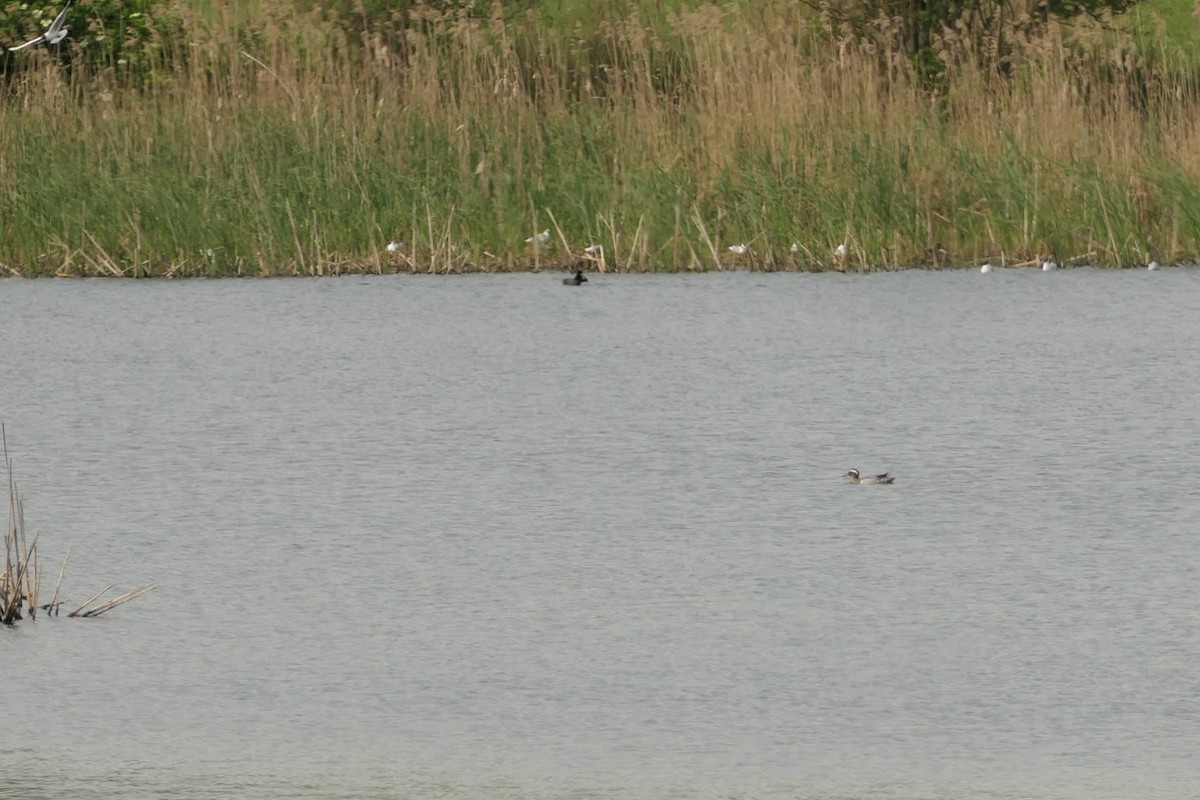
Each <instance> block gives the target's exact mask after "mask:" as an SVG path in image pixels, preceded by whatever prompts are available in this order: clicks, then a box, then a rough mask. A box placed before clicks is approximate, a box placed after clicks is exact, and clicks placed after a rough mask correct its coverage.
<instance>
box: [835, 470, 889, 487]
mask: <svg viewBox="0 0 1200 800" xmlns="http://www.w3.org/2000/svg"><path fill="white" fill-rule="evenodd" d="M846 477H847V478H849V479H850V482H851V483H856V484H857V483H862V484H867V483H878V484H884V483H891V482H892V481H894V480H896V479H895V478H894V477H892V475H890V474H889V473H887V472H881V473H880V474H878V475H868V476H867V477H865V478H861V477H859V475H858V470H856V469H852V470H850V471H849V472H847V473H846Z"/></svg>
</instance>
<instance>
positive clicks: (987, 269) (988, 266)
mask: <svg viewBox="0 0 1200 800" xmlns="http://www.w3.org/2000/svg"><path fill="white" fill-rule="evenodd" d="M979 271H980V272H982V273H983V274H984V275H987V274H988V273H989V272H991V271H992V265H991V264H984V265H983V266H982V267H980V268H979Z"/></svg>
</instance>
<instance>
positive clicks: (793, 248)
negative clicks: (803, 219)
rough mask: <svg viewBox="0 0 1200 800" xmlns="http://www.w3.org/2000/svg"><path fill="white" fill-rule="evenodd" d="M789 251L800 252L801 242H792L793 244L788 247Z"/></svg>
mask: <svg viewBox="0 0 1200 800" xmlns="http://www.w3.org/2000/svg"><path fill="white" fill-rule="evenodd" d="M788 251H789V252H792V253H799V252H800V243H799V242H792V246H791V247H789V248H788Z"/></svg>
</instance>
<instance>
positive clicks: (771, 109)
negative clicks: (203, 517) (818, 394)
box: [0, 0, 1200, 278]
mask: <svg viewBox="0 0 1200 800" xmlns="http://www.w3.org/2000/svg"><path fill="white" fill-rule="evenodd" d="M527 5H528V4H526V6H527ZM545 5H546V6H552V5H553V4H550V3H547V4H545ZM568 5H570V4H569V3H566V0H563V2H562V3H560V5H559V6H558V8H559V9H560V10H561V8H562V7H564V6H568ZM402 6H403V10H399V11H395V12H393V13H391V14H390V15H388V14H386V13H383V12H381V13H380V15H379V16H378V17H377V18H369V17H368V14H367V12H366V11H362V13H361V14H359V15H358V16H355V15H354V14H352V13H351V14H348V15H347V14H342V15H339V14H337V13H334V12H333V11H331V10H329V9H324V10H322V9H319V8H317V9H312V10H308V11H298V10H297V6H295V5H294V4H293V3H291V2H280V1H279V0H260V1H259V2H254V3H249V4H230V5H226V4H219V3H211V4H210V3H199V2H195V3H192V4H188V3H185V2H182V0H166V2H164V3H162V4H161V5H157V6H154V7H153V9H154V12H153V16H151V15H150V14H146V15H143V16H141V17H140V18H139V24H140V25H141V26H142V28H141V29H142V30H144V31H147V32H148V33H147V34H146V36H145V37H144V38H145V41H146V42H147V44H146V45H145V47H144V48H143V49H142V50H140V51H138V53H140V54H141V55H140V56H139V57H138V58H136V59H135V58H133V57H132V55H131V56H130V57H129V58H124V57H123V58H121V59H119V60H117V59H113V60H112V61H110V62H109V63H107V64H105V63H99V64H96V63H93V62H88V61H86V60H84V59H83V58H82V57H80V58H77V59H76V60H74V61H73V60H72V58H71V55H72V51H71V50H70V48H71V47H75V48H78V49H79V50H78V52H80V53H82V52H83V48H84V46H85V44H84V41H83V40H81V39H72V38H68V40H67V43H66V45H65V51H64V52H55V51H53V50H51V49H46V48H35V49H31V50H27V51H22V52H20V53H5V54H3V55H0V70H2V71H0V92H3V98H2V100H0V173H2V174H3V175H4V176H5V180H4V181H3V184H2V185H0V275H13V276H30V277H33V276H72V277H80V276H122V277H139V278H140V277H197V276H207V277H222V276H274V275H311V276H317V275H331V274H344V273H355V272H358V273H390V272H410V271H411V272H436V273H443V272H479V271H516V270H549V269H562V270H570V271H574V270H576V269H583V270H599V271H608V272H613V271H621V272H625V271H673V270H721V269H742V270H804V271H824V270H834V269H840V270H850V271H859V270H867V269H871V270H890V269H901V268H910V267H927V268H957V267H970V266H976V267H977V266H978V265H980V264H982V263H984V262H988V261H991V262H993V263H996V264H1000V263H1005V264H1007V265H1020V264H1036V263H1040V259H1042V258H1047V259H1052V260H1054V261H1057V262H1058V263H1060V264H1063V265H1064V266H1066V265H1074V264H1089V265H1094V266H1114V267H1117V266H1144V265H1146V264H1147V263H1149V262H1150V261H1158V262H1161V263H1165V264H1180V263H1190V262H1192V261H1194V260H1197V259H1200V68H1198V66H1197V60H1196V56H1195V54H1194V53H1192V52H1191V51H1190V49H1189V48H1188V47H1186V46H1182V45H1179V44H1176V43H1174V42H1173V39H1172V37H1169V36H1167V35H1166V34H1165V33H1164V32H1162V31H1159V32H1158V33H1157V34H1156V33H1155V32H1154V31H1151V32H1150V34H1146V33H1145V31H1144V30H1143V31H1142V32H1141V33H1138V32H1135V31H1134V30H1132V28H1131V27H1130V26H1128V25H1124V24H1122V22H1121V20H1120V19H1117V20H1114V19H1112V18H1101V19H1093V18H1083V19H1078V20H1072V21H1070V23H1069V24H1066V23H1063V22H1058V21H1055V20H1053V19H1050V20H1046V21H1045V22H1044V24H1040V25H1036V26H1031V25H1025V26H1021V25H1018V24H1015V23H1014V24H1013V25H1012V27H1011V28H1010V29H1005V30H1006V31H1007V33H1006V37H1007V38H1004V39H1003V41H1002V43H1003V52H1002V53H1001V49H1002V48H1001V47H1000V40H999V39H996V40H993V39H989V38H988V37H980V36H975V35H968V33H969V32H968V31H964V30H961V29H956V30H946V31H943V32H942V34H941V35H940V36H939V37H937V38H936V40H935V48H936V53H937V56H938V62H939V64H940V65H941V69H940V70H938V71H936V72H934V73H932V74H931V73H930V71H929V70H928V69H923V70H922V69H918V67H917V66H915V65H914V61H913V59H911V58H910V57H909V55H908V54H907V53H905V52H902V51H900V50H894V49H892V44H891V43H892V42H894V37H892V38H889V34H888V25H889V24H890V23H889V21H888V20H879V21H878V22H877V24H876V25H875V27H874V28H873V29H872V30H875V31H877V32H881V33H880V34H879V35H876V36H869V37H864V36H862V35H851V34H850V33H849V32H848V31H847V29H846V27H845V26H844V25H842V24H840V23H839V22H838V21H836V20H834V19H833V18H831V17H830V16H829V15H828V14H824V13H821V11H820V7H819V6H814V5H810V4H809V3H803V2H794V1H793V0H748V1H747V2H744V3H729V4H723V5H717V4H698V3H680V4H678V5H671V4H670V3H667V4H666V6H664V5H663V4H662V3H637V2H602V3H596V4H591V5H588V4H585V7H586V8H588V10H587V11H580V12H578V13H576V14H575V15H573V16H571V15H565V16H564V15H561V14H560V15H558V16H555V15H554V14H553V13H551V12H550V11H542V10H540V8H541V7H540V6H539V7H535V8H527V7H524V6H523V7H521V8H516V7H512V6H507V5H502V4H501V3H499V2H497V3H493V4H487V3H458V4H439V5H437V6H435V5H420V4H417V5H412V6H407V5H405V4H402ZM1021 6H1022V3H1021V2H1014V3H1009V4H1004V5H1002V6H998V7H997V8H1000V9H1008V12H1007V13H1009V14H1010V15H1012V17H1013V18H1014V19H1017V20H1020V19H1026V20H1028V19H1030V18H1032V16H1031V15H1035V14H1036V6H1035V5H1034V4H1032V3H1031V4H1029V6H1028V7H1027V8H1026V10H1025V11H1024V12H1022V11H1021V10H1020V8H1021ZM77 11H78V9H77ZM85 12H86V8H85V9H84V11H82V12H80V13H85ZM47 13H49V11H47ZM1022 13H1024V14H1025V15H1026V17H1024V18H1022V17H1021V14H1022ZM50 18H53V14H51V15H50ZM84 19H86V13H85V17H84ZM86 30H87V28H86V25H85V26H84V28H83V30H79V28H78V26H75V27H72V36H75V35H76V32H77V31H78V32H79V35H80V36H81V37H83V36H86V35H87V34H86V33H85V31H86ZM14 41H15V39H14V40H13V41H8V42H6V44H9V45H11V44H13V43H14ZM131 52H132V51H131ZM543 232H546V233H547V234H548V235H543ZM389 243H391V244H392V247H389ZM593 245H600V246H601V247H602V248H603V249H602V250H600V249H598V248H595V247H592V246H593ZM839 245H841V246H844V250H843V251H842V252H843V253H844V255H841V256H839V255H837V254H836V253H837V251H838V248H839ZM589 247H591V248H592V249H591V250H590V251H585V249H586V248H589ZM731 248H732V249H731ZM738 250H742V251H743V252H737V251H738Z"/></svg>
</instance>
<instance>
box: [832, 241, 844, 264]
mask: <svg viewBox="0 0 1200 800" xmlns="http://www.w3.org/2000/svg"><path fill="white" fill-rule="evenodd" d="M833 254H834V256H836V257H837V259H838V260H839V261H840V260H841V259H843V258H845V257H846V245H844V244H839V245H838V246H837V249H836V250H834V251H833Z"/></svg>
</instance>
